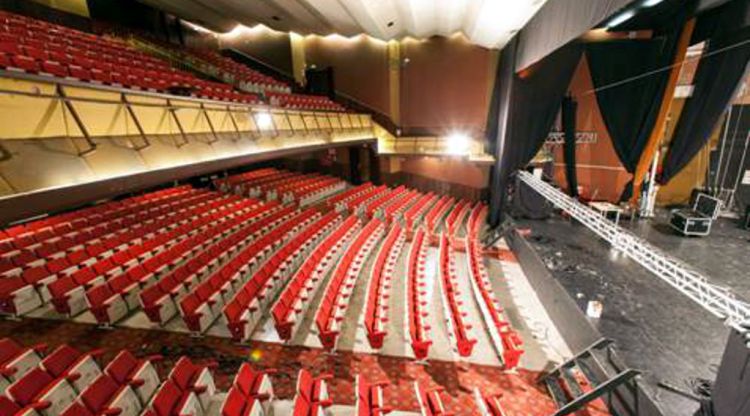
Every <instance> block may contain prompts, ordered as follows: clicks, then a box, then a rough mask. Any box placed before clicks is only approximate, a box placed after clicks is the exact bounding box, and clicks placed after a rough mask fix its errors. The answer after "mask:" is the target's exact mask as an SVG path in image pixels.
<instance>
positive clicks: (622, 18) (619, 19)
mask: <svg viewBox="0 0 750 416" xmlns="http://www.w3.org/2000/svg"><path fill="white" fill-rule="evenodd" d="M633 16H635V11H633V10H628V11H625V12H622V13H620V14H618V15H617V16H615V17H614V18H613V19H612V20H610V21H609V23H607V28H608V29H612V28H614V27H616V26H619V25H620V24H621V23H625V22H626V21H627V20H629V19H630V18H631V17H633Z"/></svg>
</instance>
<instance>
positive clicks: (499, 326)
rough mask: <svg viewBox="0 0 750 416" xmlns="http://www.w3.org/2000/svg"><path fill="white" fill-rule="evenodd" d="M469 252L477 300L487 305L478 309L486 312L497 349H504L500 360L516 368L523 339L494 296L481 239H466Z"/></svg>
mask: <svg viewBox="0 0 750 416" xmlns="http://www.w3.org/2000/svg"><path fill="white" fill-rule="evenodd" d="M465 247H466V255H467V257H468V261H469V273H470V279H471V281H472V284H473V286H474V288H475V290H474V293H475V297H476V300H477V302H478V303H481V304H483V305H484V307H480V308H479V310H480V311H481V312H482V314H483V318H484V321H485V326H486V327H487V331H488V333H489V335H490V339H491V340H492V342H493V343H494V344H495V348H496V349H497V350H498V351H501V352H502V353H501V357H500V358H501V359H502V361H503V365H504V366H505V368H508V369H513V368H515V367H516V366H518V361H519V360H520V359H521V355H523V342H522V341H521V338H520V337H519V336H518V333H516V331H514V330H513V328H511V326H510V322H508V321H507V320H506V319H505V318H504V317H503V308H502V307H501V306H500V303H499V302H498V301H497V298H496V297H495V294H494V291H493V290H492V284H491V282H490V279H489V276H488V275H487V269H486V268H485V267H484V262H483V261H482V252H481V248H480V246H479V242H478V241H477V240H476V239H475V238H467V239H466V242H465Z"/></svg>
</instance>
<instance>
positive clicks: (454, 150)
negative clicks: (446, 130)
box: [445, 132, 471, 155]
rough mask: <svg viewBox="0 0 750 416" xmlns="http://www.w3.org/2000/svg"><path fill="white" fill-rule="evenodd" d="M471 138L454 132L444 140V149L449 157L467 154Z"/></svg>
mask: <svg viewBox="0 0 750 416" xmlns="http://www.w3.org/2000/svg"><path fill="white" fill-rule="evenodd" d="M470 143H471V138H470V137H469V135H468V134H466V133H463V132H454V133H451V134H449V135H448V136H447V137H446V138H445V149H446V151H447V152H448V154H451V155H465V154H466V153H468V152H469V145H470Z"/></svg>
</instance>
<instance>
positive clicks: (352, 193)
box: [326, 182, 374, 209]
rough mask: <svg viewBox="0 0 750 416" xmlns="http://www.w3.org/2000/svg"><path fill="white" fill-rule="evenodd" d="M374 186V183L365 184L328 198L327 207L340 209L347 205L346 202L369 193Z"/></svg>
mask: <svg viewBox="0 0 750 416" xmlns="http://www.w3.org/2000/svg"><path fill="white" fill-rule="evenodd" d="M373 186H374V185H373V184H372V183H370V182H365V183H363V184H362V185H359V186H355V187H352V188H349V189H347V190H346V191H344V192H340V193H338V194H336V195H334V196H332V197H330V198H327V199H326V205H327V206H328V207H329V208H336V209H339V208H340V207H341V206H342V205H343V204H345V203H346V201H348V200H350V199H353V198H356V197H357V196H359V195H361V194H363V193H364V192H367V191H368V190H369V189H371V188H372V187H373Z"/></svg>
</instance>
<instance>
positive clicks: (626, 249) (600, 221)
mask: <svg viewBox="0 0 750 416" xmlns="http://www.w3.org/2000/svg"><path fill="white" fill-rule="evenodd" d="M518 178H519V179H520V180H522V181H523V182H525V183H526V184H527V185H529V186H530V187H531V188H532V189H534V190H535V191H537V192H538V193H539V194H541V195H542V196H544V197H545V198H546V199H547V200H549V201H550V202H551V203H552V204H554V205H555V206H556V207H558V208H560V209H562V210H563V211H565V212H567V213H568V214H570V215H571V216H572V217H573V218H575V219H576V220H578V221H579V222H581V223H582V224H583V225H585V226H586V227H588V228H589V229H590V230H591V231H593V232H594V233H596V234H597V235H598V236H599V237H601V238H603V239H604V240H607V241H608V242H609V243H610V244H612V247H614V248H615V249H617V250H619V251H620V252H622V253H624V254H625V255H627V256H628V257H630V258H631V259H633V260H635V261H636V262H638V263H639V264H640V265H641V266H643V267H645V268H646V269H648V270H649V271H650V272H651V273H653V274H655V275H656V276H657V277H659V278H660V279H662V280H664V281H665V282H667V283H669V284H670V285H671V286H672V287H674V288H675V289H677V290H679V291H680V292H682V293H683V294H684V295H686V296H687V297H689V298H690V299H692V300H693V301H695V302H696V303H698V304H699V305H701V306H702V307H703V308H704V309H706V310H708V311H709V312H711V313H712V314H713V315H715V316H716V317H718V318H719V319H721V320H722V321H723V322H724V323H725V324H726V325H728V326H730V327H732V328H734V329H736V330H737V331H739V332H741V333H746V332H747V331H748V330H749V329H750V304H748V303H747V302H745V301H743V300H741V299H739V298H738V297H737V296H735V295H734V294H733V293H732V292H731V290H730V289H728V288H725V287H722V286H719V285H716V284H713V283H711V282H710V281H709V279H708V278H707V277H706V276H704V275H702V274H701V273H700V272H698V271H696V270H695V269H693V268H692V267H691V266H689V265H688V264H686V263H684V262H682V261H680V260H678V259H677V258H675V257H672V256H670V255H668V254H667V253H664V252H663V251H661V250H659V249H658V248H657V247H655V246H653V245H651V244H649V243H648V242H646V241H645V240H643V239H642V238H640V237H637V236H636V235H635V234H633V233H631V232H630V231H628V230H626V229H624V228H622V227H620V226H618V225H615V224H614V223H613V222H611V221H609V220H607V219H606V218H604V217H602V216H601V214H599V213H597V212H595V211H594V210H592V209H591V208H589V207H587V206H586V205H584V204H581V203H580V202H578V201H577V200H575V199H573V198H571V197H569V196H568V195H566V194H564V193H563V192H562V191H560V190H559V189H557V188H555V187H553V186H552V185H550V184H548V183H547V182H544V181H543V180H541V179H539V178H537V177H535V176H534V175H532V174H530V173H529V172H525V171H519V172H518Z"/></svg>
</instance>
